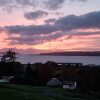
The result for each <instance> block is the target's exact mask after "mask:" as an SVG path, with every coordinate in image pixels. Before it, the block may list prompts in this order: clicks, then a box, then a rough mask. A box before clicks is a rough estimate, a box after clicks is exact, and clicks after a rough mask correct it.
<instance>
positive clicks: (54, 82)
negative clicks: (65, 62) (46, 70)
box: [47, 78, 62, 87]
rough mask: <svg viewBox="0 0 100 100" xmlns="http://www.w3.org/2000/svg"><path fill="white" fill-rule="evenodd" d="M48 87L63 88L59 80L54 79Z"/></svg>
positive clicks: (48, 83)
mask: <svg viewBox="0 0 100 100" xmlns="http://www.w3.org/2000/svg"><path fill="white" fill-rule="evenodd" d="M47 86H49V87H61V86H62V82H61V81H59V80H58V79H57V78H52V79H51V80H50V81H48V82H47Z"/></svg>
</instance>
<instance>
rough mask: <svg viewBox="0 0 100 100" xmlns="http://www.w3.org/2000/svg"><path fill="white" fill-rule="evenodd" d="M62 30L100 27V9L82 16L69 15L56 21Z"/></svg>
mask: <svg viewBox="0 0 100 100" xmlns="http://www.w3.org/2000/svg"><path fill="white" fill-rule="evenodd" d="M55 24H56V25H57V26H58V27H59V28H60V29H61V30H73V29H88V28H100V11H95V12H90V13H87V14H84V15H81V16H76V15H69V16H65V17H62V18H60V19H58V20H57V21H56V23H55Z"/></svg>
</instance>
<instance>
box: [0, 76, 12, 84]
mask: <svg viewBox="0 0 100 100" xmlns="http://www.w3.org/2000/svg"><path fill="white" fill-rule="evenodd" d="M12 78H14V76H2V77H1V79H0V83H9V82H10V80H11V79H12Z"/></svg>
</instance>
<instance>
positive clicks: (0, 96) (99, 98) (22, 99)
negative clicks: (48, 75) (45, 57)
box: [0, 84, 100, 100]
mask: <svg viewBox="0 0 100 100" xmlns="http://www.w3.org/2000/svg"><path fill="white" fill-rule="evenodd" d="M99 93H100V92H97V93H95V92H88V93H83V92H80V91H79V90H73V91H71V90H64V89H63V88H48V87H37V86H25V85H15V84H0V100H100V94H99Z"/></svg>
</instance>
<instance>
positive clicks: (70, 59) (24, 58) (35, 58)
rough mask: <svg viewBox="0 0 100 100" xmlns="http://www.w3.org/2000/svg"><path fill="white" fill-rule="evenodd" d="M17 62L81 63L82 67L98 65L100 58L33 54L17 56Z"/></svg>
mask: <svg viewBox="0 0 100 100" xmlns="http://www.w3.org/2000/svg"><path fill="white" fill-rule="evenodd" d="M16 60H17V61H20V62H21V63H23V64H27V63H31V64H34V63H38V62H41V63H46V62H47V61H54V62H57V63H82V64H83V65H92V64H95V65H100V56H51V55H33V54H18V55H17V59H16Z"/></svg>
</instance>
